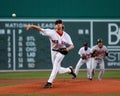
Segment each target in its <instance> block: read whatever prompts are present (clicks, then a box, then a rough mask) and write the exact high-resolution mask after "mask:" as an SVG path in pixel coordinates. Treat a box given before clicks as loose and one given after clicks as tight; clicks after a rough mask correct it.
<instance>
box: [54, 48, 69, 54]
mask: <svg viewBox="0 0 120 96" xmlns="http://www.w3.org/2000/svg"><path fill="white" fill-rule="evenodd" d="M52 50H53V51H57V52H60V53H61V54H63V55H67V54H68V51H67V50H66V48H59V49H57V50H56V49H52Z"/></svg>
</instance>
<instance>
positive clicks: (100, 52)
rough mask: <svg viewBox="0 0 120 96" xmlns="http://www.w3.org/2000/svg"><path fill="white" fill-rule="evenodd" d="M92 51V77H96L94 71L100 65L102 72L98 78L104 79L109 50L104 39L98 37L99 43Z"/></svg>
mask: <svg viewBox="0 0 120 96" xmlns="http://www.w3.org/2000/svg"><path fill="white" fill-rule="evenodd" d="M91 53H92V57H93V58H92V77H94V72H95V69H96V67H97V65H99V68H100V72H99V75H98V80H101V79H102V76H103V74H104V70H105V64H104V59H105V60H108V50H107V47H106V46H105V45H103V42H102V39H98V41H97V45H95V46H93V47H92V49H91Z"/></svg>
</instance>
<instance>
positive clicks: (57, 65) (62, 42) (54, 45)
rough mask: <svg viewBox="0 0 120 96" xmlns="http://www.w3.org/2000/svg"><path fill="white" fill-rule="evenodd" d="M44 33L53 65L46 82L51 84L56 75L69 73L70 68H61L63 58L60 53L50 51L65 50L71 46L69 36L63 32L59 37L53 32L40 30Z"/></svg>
mask: <svg viewBox="0 0 120 96" xmlns="http://www.w3.org/2000/svg"><path fill="white" fill-rule="evenodd" d="M42 30H43V31H44V35H45V36H48V38H49V40H50V43H51V59H52V64H53V69H52V72H51V75H50V77H49V79H48V82H50V83H52V82H53V80H54V79H55V77H56V75H57V73H61V74H63V73H70V72H71V70H70V68H64V67H61V62H62V60H63V58H64V57H65V56H64V55H62V54H61V53H59V52H57V51H52V49H58V48H66V46H67V45H73V43H72V40H71V38H70V36H69V35H68V34H67V33H66V32H64V31H63V34H62V36H60V35H59V34H58V33H57V32H56V31H55V30H51V29H42Z"/></svg>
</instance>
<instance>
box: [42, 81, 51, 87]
mask: <svg viewBox="0 0 120 96" xmlns="http://www.w3.org/2000/svg"><path fill="white" fill-rule="evenodd" d="M43 88H52V83H49V82H47V83H46V84H45V86H44V87H43Z"/></svg>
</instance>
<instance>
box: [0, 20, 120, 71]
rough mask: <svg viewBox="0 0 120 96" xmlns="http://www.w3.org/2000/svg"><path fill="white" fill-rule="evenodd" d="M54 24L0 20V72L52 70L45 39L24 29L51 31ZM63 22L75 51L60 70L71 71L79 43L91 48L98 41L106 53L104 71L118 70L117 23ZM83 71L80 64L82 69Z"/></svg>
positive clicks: (119, 38) (119, 24) (119, 27)
mask: <svg viewBox="0 0 120 96" xmlns="http://www.w3.org/2000/svg"><path fill="white" fill-rule="evenodd" d="M54 22H55V19H48V20H46V19H45V20H44V19H0V70H1V71H2V70H11V71H16V70H45V69H52V64H51V56H50V42H49V40H48V38H47V37H45V36H43V35H42V34H41V33H40V32H38V31H35V30H33V29H32V30H29V31H26V30H25V26H26V25H28V24H35V25H38V26H41V27H42V28H50V29H53V28H54ZM63 22H64V25H65V31H66V32H67V33H69V34H70V36H71V38H72V40H73V43H74V45H75V48H74V50H73V51H70V52H69V54H68V55H67V56H66V57H65V58H64V60H63V62H62V66H64V67H67V66H70V65H72V66H73V67H75V65H76V64H77V62H78V60H79V58H80V57H79V55H78V51H79V48H80V47H82V46H83V43H84V42H85V41H87V42H88V43H89V47H92V46H93V45H96V44H97V39H98V38H101V39H102V40H103V44H104V45H106V46H107V48H108V50H109V54H108V56H109V59H108V61H105V67H106V69H120V19H117V20H112V19H111V20H108V19H107V20H105V19H103V20H102V19H101V20H94V19H91V20H87V19H84V20H83V19H82V20H81V19H67V20H66V19H63ZM85 68H86V65H85V64H84V65H83V66H82V69H85Z"/></svg>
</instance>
